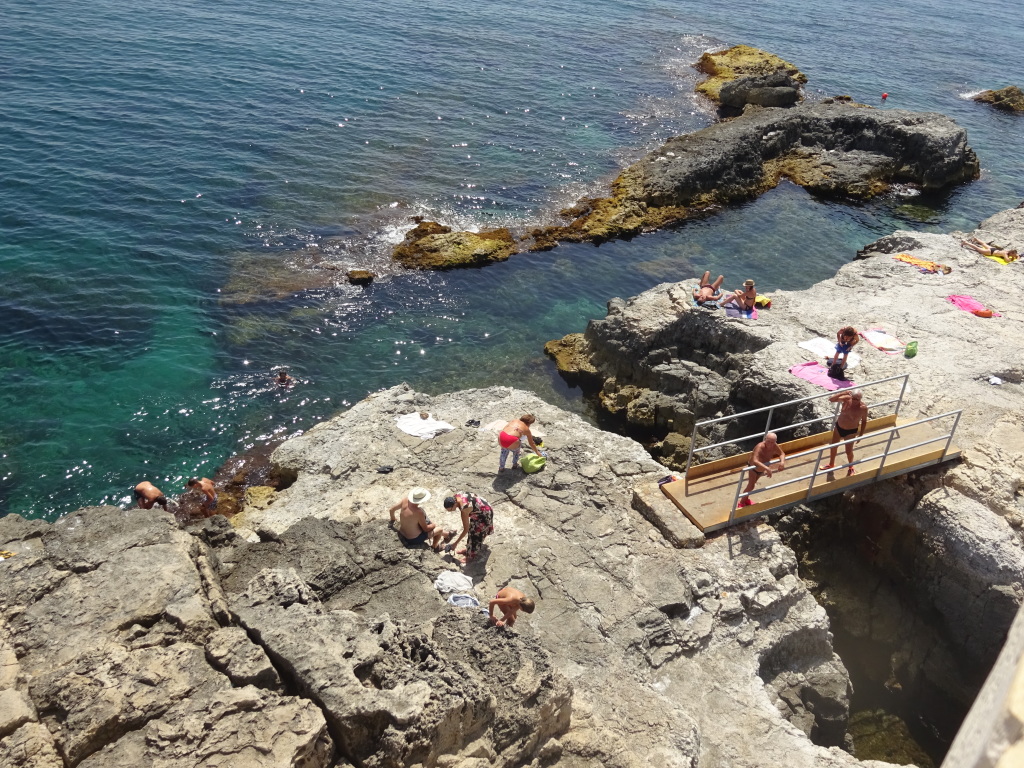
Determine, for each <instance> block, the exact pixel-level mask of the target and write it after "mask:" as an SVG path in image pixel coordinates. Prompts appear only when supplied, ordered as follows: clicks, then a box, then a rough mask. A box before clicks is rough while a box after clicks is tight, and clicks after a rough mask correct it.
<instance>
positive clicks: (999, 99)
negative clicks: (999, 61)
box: [973, 85, 1024, 112]
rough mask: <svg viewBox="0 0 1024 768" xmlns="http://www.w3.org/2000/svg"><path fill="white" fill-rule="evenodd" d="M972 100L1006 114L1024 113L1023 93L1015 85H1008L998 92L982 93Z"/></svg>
mask: <svg viewBox="0 0 1024 768" xmlns="http://www.w3.org/2000/svg"><path fill="white" fill-rule="evenodd" d="M973 98H974V100H975V101H980V102H981V103H982V104H991V105H992V106H993V107H996V108H997V109H1002V110H1005V111H1006V112H1024V91H1021V89H1020V88H1018V87H1017V86H1016V85H1008V86H1006V87H1005V88H1001V89H1000V90H998V91H982V92H981V93H979V94H978V95H977V96H974V97H973Z"/></svg>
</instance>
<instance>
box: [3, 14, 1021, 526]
mask: <svg viewBox="0 0 1024 768" xmlns="http://www.w3.org/2000/svg"><path fill="white" fill-rule="evenodd" d="M973 29H984V30H985V36H986V46H985V47H986V49H987V50H988V51H991V50H1003V51H1014V50H1018V49H1019V47H1020V45H1021V42H1022V41H1024V27H1022V22H1021V20H1020V17H1019V14H1018V13H1016V11H1015V7H1014V6H1011V4H1010V3H1009V2H989V3H981V4H975V5H973V6H971V8H970V11H966V10H962V9H960V8H959V7H958V4H956V3H954V2H951V1H949V2H945V1H944V2H916V3H913V2H912V3H903V4H899V5H898V6H892V5H890V4H887V3H883V2H880V0H867V1H866V2H864V3H861V4H858V5H857V6H856V10H853V6H851V7H850V9H836V8H833V7H832V6H831V5H830V4H826V3H820V2H815V3H810V4H808V3H800V4H797V3H795V2H779V3H773V4H767V3H763V2H752V1H751V2H740V3H732V4H729V5H728V6H723V5H722V4H713V3H705V2H701V3H697V4H691V5H689V6H687V7H685V8H682V7H680V6H679V4H678V3H670V2H662V1H660V0H650V1H649V2H610V1H607V0H595V1H593V2H590V3H587V4H585V5H584V4H581V3H570V2H544V3H538V2H529V1H528V2H524V3H519V4H517V5H516V6H515V8H514V9H513V10H509V7H508V6H506V5H499V4H497V3H469V2H465V0H448V2H440V3H431V4H429V7H427V6H426V4H414V3H403V2H396V1H395V0H392V1H391V2H381V3H375V4H372V5H367V4H356V3H348V2H341V3H337V2H334V3H328V2H316V1H313V2H307V3H304V4H302V5H301V6H284V5H280V4H272V3H268V2H261V1H259V0H257V1H256V2H248V3H239V2H230V1H229V2H223V3H219V4H217V5H216V6H215V7H210V6H209V5H208V4H199V3H181V4H175V5H174V6H173V7H171V6H167V5H166V4H162V3H154V2H148V1H147V0H142V1H141V2H138V3H134V4H132V5H131V7H130V8H126V6H124V5H123V4H114V3H111V2H109V0H107V1H104V0H98V1H97V2H90V3H74V2H53V1H52V0H50V1H47V0H43V2H34V3H28V2H22V1H21V0H13V2H8V3H7V4H6V5H5V24H4V25H3V26H2V27H0V85H2V86H3V89H4V97H3V104H2V107H0V181H2V183H0V235H2V237H0V277H2V279H0V318H2V320H0V374H2V376H3V381H4V387H3V389H0V407H2V409H3V413H4V419H3V422H2V423H0V514H2V513H4V512H17V513H20V514H26V515H29V516H36V517H46V518H48V519H53V518H55V517H56V516H59V515H60V514H63V513H64V512H67V511H69V510H71V509H74V508H77V507H79V506H82V505H88V504H99V503H109V502H119V501H124V500H126V499H127V496H128V492H127V489H128V488H129V487H130V486H132V485H134V484H135V483H136V482H137V481H138V480H139V479H142V478H148V479H150V480H152V481H153V482H155V483H156V484H157V485H159V486H161V487H162V488H163V489H164V490H165V491H167V492H168V493H176V492H179V491H180V490H181V488H182V486H183V482H184V479H185V478H186V477H188V476H189V475H192V474H211V473H212V472H213V471H214V469H215V468H216V466H218V465H219V464H220V463H221V462H222V461H223V460H224V459H225V458H227V457H228V456H229V455H231V454H233V453H236V452H238V451H240V450H244V449H245V448H246V447H248V446H250V445H252V444H254V443H256V442H258V441H261V440H265V439H267V438H269V437H271V436H280V435H284V434H289V433H292V432H294V431H297V430H301V429H304V428H307V427H308V426H309V425H311V424H312V423H315V422H316V421H317V420H319V419H322V418H324V417H326V416H329V415H331V414H333V413H335V412H337V411H338V410H341V409H343V408H345V407H346V406H347V405H348V404H350V403H352V402H355V401H356V400H358V399H360V398H362V397H363V396H365V394H366V393H367V392H370V391H374V390H376V389H378V388H381V387H386V386H391V385H393V384H396V383H399V382H401V381H408V382H409V383H411V384H412V385H414V386H416V387H418V388H421V389H425V390H428V391H442V390H447V389H453V388H463V387H468V386H486V385H490V384H509V385H515V386H521V387H525V388H531V389H534V390H536V391H537V392H538V393H539V394H541V395H542V396H543V397H545V398H547V399H549V400H551V401H552V402H555V403H558V404H560V405H563V406H565V407H568V408H573V409H576V410H580V409H582V407H583V406H582V404H581V402H580V400H579V398H578V396H577V395H576V393H574V392H573V391H571V390H569V389H568V388H566V387H565V385H564V384H563V383H562V382H561V381H560V380H559V379H558V377H557V375H556V374H555V373H554V371H553V368H552V366H551V365H550V364H549V363H548V362H547V361H546V360H545V359H544V357H543V354H542V352H541V348H542V346H543V343H544V342H545V341H547V340H549V339H552V338H556V337H560V336H562V335H564V334H565V333H569V332H573V331H580V330H582V329H583V328H584V327H585V325H586V322H587V320H588V319H590V318H592V317H597V316H601V315H603V313H604V307H605V303H606V301H607V300H608V299H609V298H611V297H613V296H629V295H633V294H635V293H638V292H640V291H642V290H644V289H646V288H648V287H650V286H652V285H655V284H657V283H659V282H663V281H666V280H677V279H682V278H685V277H688V276H691V275H693V274H695V273H697V272H700V271H703V269H704V268H711V269H712V270H714V271H716V272H718V271H721V272H724V273H725V274H726V275H727V276H728V277H729V279H730V281H731V282H736V283H737V284H738V282H739V281H740V280H742V279H744V278H745V277H748V276H750V277H754V278H756V279H757V280H758V283H759V286H761V287H763V288H766V289H769V290H770V289H773V288H799V287H804V286H806V285H809V284H811V283H813V282H815V281H817V280H820V279H823V278H825V277H828V276H830V275H831V274H832V273H834V271H835V270H836V269H837V268H838V267H839V266H840V265H841V264H843V263H845V262H846V261H847V260H849V259H850V258H852V256H853V253H854V252H855V251H856V249H857V248H858V247H860V246H862V245H863V244H865V243H867V242H870V241H871V240H873V239H875V238H877V237H879V236H881V235H884V234H886V233H888V232H890V231H891V230H893V229H895V228H899V227H906V226H912V227H921V228H925V229H930V230H933V231H948V230H950V229H954V228H958V227H965V228H970V227H973V226H975V225H976V223H977V222H978V221H979V220H980V219H982V218H984V217H986V216H988V215H991V214H992V213H994V212H996V211H998V210H1001V209H1003V208H1006V207H1010V206H1012V205H1016V204H1017V203H1018V202H1020V200H1021V199H1024V159H1022V158H1024V124H1022V123H1021V121H1020V120H1019V119H1018V118H1014V117H1013V116H1008V115H1004V114H1002V113H999V112H996V111H994V110H992V109H990V108H986V107H983V106H980V105H976V104H974V103H972V102H970V101H967V100H965V99H964V98H963V96H964V94H966V93H971V92H975V91H978V90H980V89H982V88H985V87H1001V86H1003V85H1006V84H1009V83H1011V82H1018V84H1019V81H1020V79H1021V75H1022V74H1024V73H1022V72H1021V71H1020V69H1019V68H1018V70H1017V71H1016V72H1014V71H1011V70H1009V69H1007V67H1008V66H1010V64H1011V61H1012V59H1010V58H1003V57H995V56H991V55H988V54H987V53H983V52H979V51H978V50H977V49H978V47H979V46H978V45H977V42H976V37H975V36H974V35H973V33H972V32H971V30H973ZM740 42H742V43H748V44H751V45H756V46H759V47H762V48H765V49H767V50H771V51H773V52H775V53H778V54H779V55H781V56H783V57H784V58H787V59H789V60H790V61H792V62H794V63H796V64H797V65H798V66H800V68H801V69H803V71H805V72H806V73H807V74H808V76H809V77H810V85H809V89H808V90H809V93H811V94H812V95H815V94H820V95H825V94H835V93H848V94H850V95H851V96H853V97H854V98H855V99H857V100H860V101H864V102H866V103H879V101H878V96H879V94H880V93H881V92H882V91H887V92H889V94H890V98H889V102H888V105H889V106H891V107H901V108H909V109H920V110H935V111H939V112H943V113H945V114H947V115H950V116H951V117H953V118H954V119H956V120H957V121H958V122H959V123H960V124H961V125H963V126H964V127H965V128H966V129H967V131H968V135H969V138H970V142H971V144H972V146H973V147H974V148H975V150H976V151H977V152H978V154H979V157H980V158H981V161H982V167H983V169H984V174H983V177H982V179H980V180H979V181H978V182H975V183H974V184H971V185H968V186H966V187H963V188H961V189H958V190H955V191H954V192H952V193H951V194H950V195H948V196H947V197H945V198H944V199H941V200H932V201H926V202H925V201H921V200H920V199H918V198H910V199H903V198H899V197H898V196H894V197H892V198H889V199H886V200H881V201H877V202H874V203H871V204H869V205H861V206H852V207H851V206H840V205H835V204H830V203H822V202H819V201H816V200H814V199H813V198H811V197H809V196H808V195H806V194H805V193H804V192H803V191H802V190H800V189H798V188H795V187H792V186H789V185H784V186H783V187H780V188H779V189H778V190H776V191H774V192H772V193H770V194H768V195H766V196H765V197H763V198H762V199H760V200H758V201H755V202H752V203H750V204H748V205H745V206H742V207H739V208H736V209H733V210H729V211H725V212H723V213H721V214H718V215H716V216H714V217H711V218H709V219H706V220H703V221H699V222H694V223H692V224H689V225H687V226H685V227H683V228H681V229H679V230H675V231H672V232H662V233H657V234H654V235H649V236H645V237H640V238H636V239H634V240H632V241H630V242H628V243H627V242H622V243H609V244H605V245H603V246H601V247H600V248H595V247H593V246H589V245H574V246H563V247H560V248H558V249H556V250H555V251H551V252H548V253H540V254H527V255H521V256H517V257H514V258H513V259H512V260H510V261H509V262H508V263H506V264H502V265H497V266H494V267H490V268H487V269H482V270H472V271H464V272H457V273H446V274H421V273H404V272H401V271H399V270H396V269H395V268H394V267H393V266H392V265H391V264H390V263H389V262H388V261H387V258H386V254H387V252H388V251H389V249H390V247H391V246H392V245H393V244H394V243H395V242H397V240H398V239H400V237H401V233H402V231H403V230H404V228H405V227H407V226H409V224H408V220H409V217H410V216H411V215H413V214H422V215H426V216H428V217H429V218H432V219H436V220H440V221H442V222H444V223H447V224H450V225H452V226H455V227H460V228H461V227H490V226H495V225H498V224H505V225H510V226H514V227H520V228H521V227H525V226H530V225H532V224H536V223H537V222H542V221H546V220H550V219H551V217H552V215H553V213H554V212H555V211H557V210H558V209H559V208H560V207H561V206H563V205H565V204H567V203H570V202H572V201H574V200H576V199H577V198H578V197H579V196H581V195H584V194H587V193H595V192H600V191H602V190H603V189H605V188H606V185H607V182H608V180H609V179H610V178H611V177H612V176H614V174H615V173H616V172H617V171H618V170H619V169H620V168H621V167H623V166H624V165H625V164H627V163H628V162H630V161H631V160H633V159H635V158H636V157H638V156H639V155H640V154H641V153H642V152H644V151H646V150H647V149H649V148H651V147H653V146H655V145H657V144H658V143H659V142H660V141H662V140H664V139H665V138H667V137H668V136H671V135H675V134H677V133H681V132H685V131H691V130H696V129H698V128H700V127H703V126H704V125H707V124H708V123H709V122H710V119H711V118H710V114H709V113H708V111H707V110H706V108H705V107H704V106H703V105H701V104H700V102H698V101H697V100H696V99H695V97H694V96H693V94H692V87H693V84H694V82H695V76H696V75H695V73H694V72H693V70H692V69H691V67H690V65H691V64H692V62H694V61H695V60H696V59H697V58H698V57H699V55H700V53H701V52H702V51H703V50H708V49H711V50H714V49H719V48H721V47H724V46H726V45H731V44H735V43H740ZM310 245H317V246H319V247H320V249H321V250H322V251H323V252H324V253H326V254H327V255H328V256H329V257H330V258H331V259H332V260H335V261H336V262H337V263H338V264H339V265H341V266H342V267H343V268H349V267H368V268H371V269H374V270H375V271H377V272H378V273H380V274H381V278H380V279H379V280H378V281H377V282H376V283H374V284H373V285H372V286H370V287H369V288H368V289H365V290H364V289H357V288H353V287H351V286H347V285H343V286H339V287H331V288H321V289H317V290H314V291H308V292H304V293H301V294H298V295H296V296H292V297H290V298H287V299H281V300H267V301H261V302H257V303H254V304H246V305H234V304H222V303H221V301H220V299H221V298H222V294H219V293H218V291H219V290H220V289H222V288H223V287H224V286H226V285H228V284H229V283H231V282H232V281H237V280H239V279H241V280H243V281H244V280H246V279H247V276H248V275H249V274H250V272H249V270H251V269H252V266H251V265H252V263H253V259H256V258H261V259H264V260H268V261H270V262H271V263H274V262H278V261H286V260H289V259H292V258H294V257H295V256H296V254H297V253H299V252H300V251H301V249H302V248H304V247H307V246H310ZM242 265H247V266H242ZM281 364H284V365H288V366H290V368H291V370H292V374H293V375H295V376H296V377H298V378H300V379H301V384H300V385H299V386H297V387H296V388H294V389H292V390H289V391H287V392H282V391H279V390H277V389H276V388H275V387H274V386H272V385H271V384H270V381H269V375H270V374H269V371H270V369H271V368H272V367H273V366H275V365H281Z"/></svg>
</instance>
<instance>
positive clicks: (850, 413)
mask: <svg viewBox="0 0 1024 768" xmlns="http://www.w3.org/2000/svg"><path fill="white" fill-rule="evenodd" d="M828 400H829V402H830V403H842V405H841V409H840V411H839V418H837V419H836V428H835V429H834V430H832V443H833V446H832V454H831V455H830V456H829V459H828V464H822V465H821V466H820V467H818V470H819V471H822V472H823V471H825V470H828V469H834V468H835V466H836V454H837V453H838V452H839V446H838V445H835V443H838V442H840V441H842V440H846V439H847V438H849V437H852V436H853V435H856V436H857V437H860V436H861V435H863V434H864V430H865V428H867V425H868V406H867V403H865V402H864V395H863V394H862V393H861V392H860V391H859V390H856V389H854V390H850V391H848V392H836V394H834V395H832V396H831V397H830V398H829V399H828ZM858 442H859V441H858ZM853 445H854V444H853V443H847V444H846V445H845V446H844V447H845V448H846V461H847V463H849V464H850V465H851V466H850V468H849V469H847V470H846V475H847V477H849V476H850V475H852V474H854V473H855V472H856V471H857V470H856V469H855V468H854V467H853V466H852V465H853Z"/></svg>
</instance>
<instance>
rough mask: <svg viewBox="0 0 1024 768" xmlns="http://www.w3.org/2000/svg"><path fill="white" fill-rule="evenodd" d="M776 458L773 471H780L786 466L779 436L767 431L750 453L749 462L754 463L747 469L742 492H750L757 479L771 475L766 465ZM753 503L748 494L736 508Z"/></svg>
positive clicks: (769, 468)
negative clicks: (751, 467)
mask: <svg viewBox="0 0 1024 768" xmlns="http://www.w3.org/2000/svg"><path fill="white" fill-rule="evenodd" d="M776 458H777V459H778V460H779V466H777V467H776V468H775V471H776V472H781V471H782V470H784V469H785V468H786V454H785V453H784V452H783V451H782V447H781V446H780V445H779V436H778V435H776V434H775V433H774V432H769V433H768V434H767V435H765V436H764V440H762V441H761V442H760V443H758V444H757V445H756V446H754V452H753V453H751V454H750V463H751V464H753V465H754V468H753V469H751V470H747V487H746V488H744V489H743V493H745V494H746V493H750V492H751V491H752V490H754V486H755V485H757V481H758V480H760V479H761V478H762V477H765V476H768V477H771V476H772V468H771V467H770V466H768V465H769V464H771V462H772V461H774V460H775V459H776ZM753 503H754V502H753V501H751V499H750V497H749V496H744V497H743V498H742V499H740V503H739V504H737V505H736V508H737V509H739V508H741V507H749V506H750V505H751V504H753Z"/></svg>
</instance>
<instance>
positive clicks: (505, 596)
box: [487, 587, 535, 627]
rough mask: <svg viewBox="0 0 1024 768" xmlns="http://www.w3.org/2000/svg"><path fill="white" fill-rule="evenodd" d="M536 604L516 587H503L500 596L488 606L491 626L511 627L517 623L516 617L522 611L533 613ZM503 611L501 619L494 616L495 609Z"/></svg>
mask: <svg viewBox="0 0 1024 768" xmlns="http://www.w3.org/2000/svg"><path fill="white" fill-rule="evenodd" d="M534 607H535V603H534V602H533V600H531V599H530V598H528V597H527V596H526V595H524V594H523V593H522V592H520V591H519V590H518V589H515V588H514V587H502V588H501V589H499V590H498V594H497V595H495V596H494V599H493V600H491V601H490V602H489V603H488V604H487V613H488V616H489V618H490V620H491V624H494V625H495V626H496V627H511V626H512V625H513V624H515V623H516V615H517V614H518V613H519V611H520V610H523V611H526V612H527V613H533V609H534ZM495 608H500V609H501V619H500V620H499V619H497V618H495V616H494V609H495Z"/></svg>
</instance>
